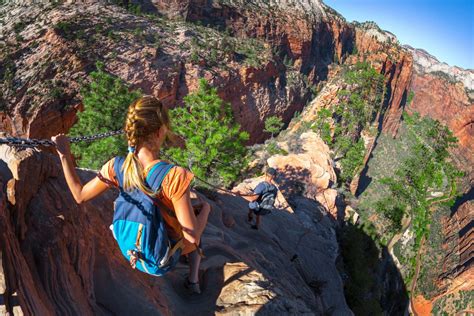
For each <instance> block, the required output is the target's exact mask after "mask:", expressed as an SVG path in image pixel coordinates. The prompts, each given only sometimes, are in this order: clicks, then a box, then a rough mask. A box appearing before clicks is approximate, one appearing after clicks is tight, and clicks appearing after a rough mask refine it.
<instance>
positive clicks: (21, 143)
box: [0, 129, 253, 196]
mask: <svg viewBox="0 0 474 316" xmlns="http://www.w3.org/2000/svg"><path fill="white" fill-rule="evenodd" d="M124 133H125V131H124V130H122V129H121V130H117V131H111V132H106V133H99V134H95V135H88V136H75V137H71V138H69V142H70V143H79V142H87V143H89V142H93V141H95V140H98V139H102V138H106V137H110V136H117V135H122V134H124ZM0 145H8V146H14V147H20V148H35V147H38V146H45V147H49V146H56V144H55V143H54V142H53V141H52V140H50V139H34V138H32V139H28V138H19V137H3V138H0ZM161 155H162V156H164V157H165V158H166V159H168V160H169V161H171V162H173V163H174V164H177V162H176V161H174V160H173V159H172V158H171V157H169V156H167V155H166V154H164V153H163V151H161ZM195 178H196V179H197V180H199V181H201V182H202V183H205V184H207V185H208V186H210V187H213V188H214V189H216V190H219V191H224V192H227V193H229V194H232V195H237V196H250V195H253V194H242V193H236V192H232V191H230V190H227V189H224V188H220V187H218V186H215V185H213V184H211V183H209V182H207V181H205V180H202V179H200V178H198V177H195Z"/></svg>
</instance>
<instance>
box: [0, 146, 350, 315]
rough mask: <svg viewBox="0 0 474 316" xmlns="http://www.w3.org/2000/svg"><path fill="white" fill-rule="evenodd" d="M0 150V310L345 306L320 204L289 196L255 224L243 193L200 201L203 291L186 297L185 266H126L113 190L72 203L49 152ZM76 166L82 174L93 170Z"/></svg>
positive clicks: (330, 224)
mask: <svg viewBox="0 0 474 316" xmlns="http://www.w3.org/2000/svg"><path fill="white" fill-rule="evenodd" d="M0 158H1V160H2V164H1V183H2V190H1V199H0V201H1V203H0V206H1V208H0V234H1V242H2V244H1V246H2V248H1V249H2V267H3V269H2V273H1V274H0V275H1V276H2V278H0V280H1V281H2V282H1V286H2V289H3V290H4V293H2V301H3V302H4V303H3V304H5V306H2V308H4V310H7V311H11V310H13V309H14V308H15V307H16V309H17V310H18V309H19V308H18V306H16V305H17V304H18V305H19V306H20V307H21V312H22V313H23V314H25V315H38V314H41V315H53V314H61V315H78V314H80V315H108V314H118V315H128V314H130V313H139V314H140V315H152V314H153V315H156V314H157V313H159V314H163V315H167V314H173V315H174V314H176V315H191V314H193V315H195V314H199V315H207V314H214V313H217V314H240V313H257V314H262V315H275V314H322V313H324V312H325V311H328V310H333V311H336V312H337V313H338V314H339V315H351V314H352V313H351V312H350V310H349V309H348V308H347V305H346V303H345V299H344V293H343V288H342V281H341V278H340V276H339V273H338V271H337V269H336V266H335V261H336V258H337V256H338V245H337V241H336V237H335V230H334V225H335V224H334V221H333V220H332V218H331V217H330V216H328V213H326V212H325V206H323V205H322V204H321V205H320V204H319V203H317V202H315V201H312V200H309V199H306V198H304V197H301V196H300V197H299V198H298V197H293V198H296V199H298V203H297V206H296V207H295V212H294V213H290V212H288V211H286V210H280V211H275V212H274V213H273V214H272V215H271V216H272V217H271V220H267V221H264V223H263V225H262V227H261V230H260V231H254V230H252V229H250V227H249V225H248V224H247V223H246V212H247V205H246V203H245V202H244V200H243V199H242V198H236V197H233V196H231V195H228V194H227V195H224V194H219V195H218V196H217V198H215V201H209V202H210V203H211V205H212V209H213V211H212V213H211V215H210V222H209V224H208V227H207V229H206V231H205V234H204V235H203V244H204V252H205V254H206V256H207V257H206V259H205V260H204V261H203V263H202V271H201V272H202V280H203V281H202V286H203V288H204V293H205V294H203V295H202V296H200V297H198V298H193V297H190V296H188V295H187V294H186V293H185V290H184V288H183V286H182V282H183V280H184V276H185V274H186V272H187V266H185V265H184V264H179V265H178V267H177V268H176V270H175V271H173V272H171V273H169V274H168V275H166V276H165V277H162V278H155V277H150V276H147V275H145V274H143V273H140V272H137V271H134V270H132V269H130V267H129V264H128V262H127V261H126V260H125V259H124V258H123V257H122V255H121V253H120V251H119V249H118V247H117V246H116V244H115V240H114V239H113V236H112V233H111V232H110V230H109V228H108V227H109V225H110V222H111V220H112V212H113V205H112V202H113V199H114V196H115V194H116V193H117V192H112V191H110V192H107V193H105V194H103V195H101V196H100V197H98V198H96V199H94V200H92V201H91V202H87V203H84V204H81V205H77V204H76V203H75V202H74V200H73V198H72V196H71V194H70V192H69V190H68V189H67V185H66V183H65V180H64V177H63V175H62V172H61V170H60V165H59V162H58V160H57V158H55V157H54V156H52V155H51V154H47V153H43V152H35V151H33V150H30V149H28V150H24V151H16V150H14V149H12V148H10V147H7V146H5V145H2V146H1V148H0ZM79 174H80V177H81V179H82V181H86V180H88V179H90V178H92V177H93V176H94V175H95V173H94V172H91V171H87V170H79ZM204 198H205V197H204ZM229 222H231V224H230V225H229V224H228V223H229ZM284 227H286V228H284ZM315 266H317V267H318V269H314V267H315ZM14 293H16V294H15V295H13V294H14Z"/></svg>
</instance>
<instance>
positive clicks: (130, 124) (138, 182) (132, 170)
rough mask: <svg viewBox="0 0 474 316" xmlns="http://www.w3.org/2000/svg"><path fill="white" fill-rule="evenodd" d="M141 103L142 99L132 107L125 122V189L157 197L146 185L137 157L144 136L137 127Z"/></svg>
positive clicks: (123, 169)
mask: <svg viewBox="0 0 474 316" xmlns="http://www.w3.org/2000/svg"><path fill="white" fill-rule="evenodd" d="M139 101H140V99H139V100H137V101H136V102H134V103H132V104H131V105H130V108H129V111H128V114H127V119H126V122H125V132H126V134H127V140H128V146H129V151H128V154H127V157H126V158H125V161H124V163H123V166H122V171H123V172H124V177H123V188H124V190H126V191H130V190H132V189H135V188H138V189H140V190H142V191H143V192H145V193H147V194H148V195H151V196H155V195H156V193H155V192H153V191H152V190H151V189H150V188H149V187H148V186H147V185H146V183H145V179H144V178H143V166H142V164H141V163H140V160H138V157H137V155H135V152H136V151H137V147H138V146H139V145H140V138H141V134H142V133H140V127H139V126H137V125H138V115H137V103H139Z"/></svg>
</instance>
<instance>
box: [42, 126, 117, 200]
mask: <svg viewBox="0 0 474 316" xmlns="http://www.w3.org/2000/svg"><path fill="white" fill-rule="evenodd" d="M51 140H52V141H53V142H54V143H55V144H56V150H57V152H58V154H59V159H60V160H61V165H62V167H63V171H64V177H65V178H66V182H67V185H68V187H69V189H70V190H71V193H72V196H73V197H74V200H76V202H77V203H78V204H80V203H82V202H86V201H88V200H90V199H92V198H94V197H96V196H97V195H99V194H101V193H102V192H104V191H106V190H107V189H108V188H109V187H108V186H107V185H106V184H105V183H104V182H102V181H101V180H100V179H99V178H98V177H94V179H92V180H90V181H89V182H87V183H86V184H85V185H84V186H83V185H82V183H81V180H80V179H79V176H78V175H77V173H76V169H75V168H74V163H73V161H72V155H71V149H70V146H69V139H68V138H67V137H66V136H65V135H64V134H59V135H56V136H53V137H51Z"/></svg>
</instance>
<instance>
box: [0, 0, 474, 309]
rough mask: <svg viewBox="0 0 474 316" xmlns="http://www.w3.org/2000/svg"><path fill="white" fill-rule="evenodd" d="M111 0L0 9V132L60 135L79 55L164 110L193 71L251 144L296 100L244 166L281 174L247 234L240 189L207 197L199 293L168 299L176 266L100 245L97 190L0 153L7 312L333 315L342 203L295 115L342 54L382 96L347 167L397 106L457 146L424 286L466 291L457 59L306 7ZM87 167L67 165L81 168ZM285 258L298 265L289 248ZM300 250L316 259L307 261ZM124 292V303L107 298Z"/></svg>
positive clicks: (465, 78)
mask: <svg viewBox="0 0 474 316" xmlns="http://www.w3.org/2000/svg"><path fill="white" fill-rule="evenodd" d="M123 2H124V3H129V4H132V5H135V6H131V7H130V10H126V9H124V8H123V7H120V6H117V5H110V4H106V3H105V2H103V1H88V5H87V6H84V5H83V4H76V3H73V2H68V3H64V4H30V5H28V6H22V5H18V4H13V3H9V4H4V5H2V6H0V89H1V91H0V129H1V130H2V131H5V132H7V133H8V134H11V135H15V136H23V137H30V138H47V137H50V136H51V135H54V134H57V133H59V132H67V131H68V130H69V128H70V127H71V126H72V125H73V124H74V122H75V121H76V111H78V110H80V109H81V108H82V106H81V99H80V94H79V92H80V87H81V85H82V83H83V82H85V81H87V80H89V79H88V74H89V73H90V72H91V71H93V70H94V69H95V66H94V64H95V62H96V61H102V62H103V63H104V64H105V70H106V71H107V72H109V73H111V74H113V75H115V76H117V77H119V78H120V79H122V80H123V81H125V82H126V83H127V84H129V85H130V87H131V88H132V89H141V90H142V91H143V92H144V93H147V94H152V95H155V96H157V97H159V98H161V99H162V100H163V101H164V103H165V104H166V105H167V106H169V107H174V106H179V105H180V104H181V103H182V101H183V97H184V96H185V95H186V94H187V93H188V92H190V91H193V90H194V89H195V88H196V87H197V81H198V78H200V77H204V78H206V79H207V80H209V81H210V82H211V84H212V85H213V86H216V87H217V88H218V92H219V95H220V96H221V97H222V98H223V99H224V100H226V101H228V102H230V103H231V105H232V109H233V112H234V116H235V118H236V119H237V121H238V122H239V123H240V124H241V125H242V127H243V128H244V129H245V130H247V131H249V133H250V135H251V139H250V143H251V144H254V143H261V142H263V141H264V140H265V139H266V138H267V137H268V135H266V134H265V133H263V132H262V131H263V128H264V121H265V118H267V117H269V116H272V115H278V116H280V117H282V118H283V120H284V122H285V123H290V121H291V119H292V117H293V115H294V113H295V112H296V111H298V112H301V111H303V114H302V115H301V118H300V119H298V120H295V121H293V122H292V123H291V124H290V126H289V129H288V131H287V132H285V133H287V134H286V136H284V137H282V138H279V139H278V141H279V143H278V147H279V148H280V149H281V150H282V152H281V154H279V155H273V156H264V157H263V156H262V157H260V158H259V159H257V160H256V161H255V165H256V166H261V165H262V164H265V163H268V164H270V165H272V166H275V167H277V168H278V169H279V170H280V171H282V172H283V173H284V174H285V175H286V177H285V179H290V181H283V180H284V179H283V178H282V179H280V180H281V181H282V182H281V185H282V192H283V195H282V196H280V197H279V201H280V206H281V209H282V210H281V211H280V212H278V213H277V214H276V215H275V216H273V215H272V220H271V221H266V222H265V224H264V230H263V231H262V232H258V233H257V235H255V234H253V232H249V231H248V229H247V228H248V227H247V226H245V223H244V220H243V218H242V216H243V215H244V213H245V210H246V205H245V203H244V202H243V201H242V200H239V199H236V198H232V197H231V196H228V195H224V194H220V195H219V196H218V198H217V201H212V205H213V208H214V210H215V211H214V214H213V215H212V216H211V224H210V226H209V228H208V229H207V231H206V234H205V240H204V243H205V249H206V251H208V252H209V254H210V255H209V258H208V261H206V262H205V264H204V266H203V270H204V271H203V272H204V280H205V287H206V289H207V290H208V296H206V298H205V299H204V300H203V301H192V302H191V303H189V302H188V303H186V301H187V299H188V298H187V297H185V296H183V295H184V294H183V293H181V292H180V287H179V282H180V278H181V277H182V275H183V274H184V270H185V267H184V266H180V268H179V269H178V270H177V271H176V272H173V273H172V274H171V276H170V277H169V278H168V279H150V278H147V277H145V276H143V275H140V274H137V273H134V272H132V271H130V270H129V269H128V266H127V265H126V263H124V262H123V259H122V258H121V257H120V255H119V254H118V253H117V251H116V250H114V249H115V245H114V242H113V239H111V236H109V235H108V234H104V232H108V230H107V226H108V224H109V222H110V218H111V207H110V203H111V201H112V199H113V194H112V193H108V194H107V195H105V196H103V197H101V198H99V199H97V200H96V201H94V202H91V203H87V204H85V205H81V206H76V205H75V204H74V203H72V198H71V197H70V195H68V193H67V190H65V189H64V187H65V183H64V179H63V178H62V176H61V173H60V170H59V169H58V165H57V162H56V161H55V159H54V158H53V157H52V156H50V155H48V154H47V153H44V152H40V153H38V152H36V151H31V150H27V151H20V152H17V151H12V150H9V149H7V148H6V147H1V152H2V154H1V155H2V156H1V159H2V161H3V164H2V168H1V170H2V181H3V189H2V199H1V201H2V202H1V204H0V210H1V211H0V225H1V227H0V228H1V230H0V231H1V234H2V252H1V253H0V254H1V256H0V258H1V261H2V263H3V270H1V269H0V272H2V271H3V272H2V273H0V292H2V291H6V292H5V293H6V294H5V295H4V298H3V300H4V302H6V306H7V307H8V309H14V310H19V309H21V310H22V311H23V313H25V314H33V313H34V312H41V313H42V314H43V312H44V314H52V313H53V312H52V311H60V313H61V314H86V315H87V314H96V313H99V314H110V313H112V314H113V313H117V312H118V311H130V312H132V311H133V312H140V313H143V314H147V313H151V311H152V310H158V311H159V312H160V313H161V314H176V313H178V314H186V313H187V312H188V311H190V310H192V311H193V312H198V311H199V312H202V313H214V312H216V313H221V314H237V313H245V312H246V311H249V312H254V313H263V314H272V313H273V314H275V313H279V314H281V313H283V314H284V313H298V314H299V313H302V314H304V313H315V314H318V313H323V312H327V311H329V310H333V311H334V312H339V314H345V313H347V314H350V311H349V310H348V309H347V306H346V303H345V300H344V297H343V290H342V287H343V284H342V281H341V278H340V276H339V274H338V272H337V270H336V269H335V265H336V263H337V257H338V252H339V250H338V244H337V241H336V234H335V227H337V226H338V224H337V221H341V222H342V221H344V219H345V218H348V217H349V216H350V217H353V218H358V214H357V212H355V213H353V212H352V211H354V210H353V209H352V208H350V207H344V205H343V203H342V204H341V201H340V198H341V196H340V195H338V192H337V191H336V190H335V189H334V188H333V187H334V184H335V183H337V169H338V168H337V167H338V166H337V162H335V161H333V159H332V156H331V153H330V150H329V149H328V148H327V146H326V145H325V144H324V142H322V141H321V139H320V138H319V137H318V136H316V135H315V134H314V133H312V132H309V131H308V130H307V124H306V123H305V122H307V123H311V122H312V121H314V119H315V118H316V116H317V111H318V110H319V109H321V108H329V107H330V106H331V105H334V104H336V103H337V102H339V100H338V95H337V94H338V91H340V90H341V89H342V88H343V87H342V83H341V80H340V76H341V69H343V68H342V66H348V65H352V64H355V63H357V62H359V61H367V62H369V63H370V65H371V66H372V67H374V68H375V69H376V70H377V71H378V72H379V73H381V74H383V76H384V78H385V81H384V84H385V91H386V93H385V99H384V100H383V105H382V107H381V108H380V111H379V112H378V113H377V118H376V120H375V121H374V126H373V128H374V129H375V130H376V131H377V132H376V133H374V134H368V133H365V131H364V133H363V135H361V137H363V138H364V141H365V157H364V166H363V167H362V168H361V170H360V171H361V177H362V178H363V176H364V172H366V170H365V169H366V167H367V163H368V162H369V160H370V159H372V158H373V150H374V148H375V147H376V146H377V142H378V141H379V137H380V135H384V136H390V137H392V138H396V137H397V133H398V131H399V128H400V122H401V114H402V112H403V110H404V109H406V110H408V111H409V112H410V111H416V112H420V113H421V114H422V115H428V116H430V117H432V118H435V119H438V120H440V121H441V122H442V123H444V124H446V125H447V126H449V128H450V129H451V130H452V131H453V132H454V134H455V135H456V136H457V137H458V138H459V140H460V146H459V147H458V148H456V149H454V150H453V153H454V157H455V162H456V164H457V166H458V167H459V168H460V169H462V170H464V171H466V177H465V178H464V181H463V185H462V188H461V189H462V191H463V192H464V196H462V197H460V198H459V199H458V202H457V203H456V205H455V207H454V208H453V211H452V214H451V216H450V217H446V218H444V220H443V225H444V226H443V227H444V228H443V232H444V234H445V235H444V236H445V241H444V250H445V258H444V259H443V273H442V274H441V275H439V276H438V277H437V279H436V280H435V283H436V286H437V287H438V288H439V293H440V296H438V297H437V298H436V299H440V298H442V297H443V295H448V294H449V293H453V292H456V291H458V290H460V289H461V290H472V287H473V285H472V282H471V280H472V249H471V248H472V246H470V245H471V244H472V220H473V205H472V203H470V202H469V200H470V199H471V200H472V185H473V181H474V170H473V167H472V166H473V165H474V162H473V157H474V148H473V145H472V144H473V142H472V138H473V134H474V130H473V128H474V127H473V117H474V113H473V109H474V107H473V99H474V94H473V91H474V87H473V79H474V78H473V77H474V72H473V71H472V70H463V69H460V68H458V67H450V66H448V65H446V64H444V63H440V62H439V61H438V60H436V58H434V57H433V56H431V55H429V54H428V53H427V52H425V51H423V50H420V49H413V48H411V47H408V46H405V47H401V46H400V45H399V43H398V42H397V39H396V37H395V36H394V35H393V34H391V33H390V32H387V31H383V30H381V29H379V28H378V26H377V25H375V24H374V23H348V22H347V21H346V20H345V19H344V18H343V17H342V16H340V15H339V14H338V13H337V12H335V11H334V10H332V9H331V8H330V7H328V6H326V5H325V4H323V3H322V2H320V1H307V0H271V1H258V0H257V1H240V0H220V1H202V0H186V1H174V0H170V1H164V0H151V1H123ZM138 7H139V8H140V10H137V8H138ZM411 92H413V93H411ZM316 93H317V97H316V98H314V99H313V97H314V95H315V94H316ZM305 124H306V125H305ZM38 166H40V167H38ZM334 168H335V169H336V170H335V169H334ZM364 170H365V171H364ZM303 171H304V172H303ZM92 175H93V173H92V172H90V171H86V170H82V171H81V177H82V178H83V179H88V178H90V177H91V176H92ZM30 178H31V179H33V181H30ZM258 180H259V179H258V178H252V179H248V180H247V181H244V184H242V186H243V187H248V186H250V187H252V185H254V184H255V183H256V182H257V181H258ZM360 182H361V181H360V178H359V176H356V177H354V179H353V181H352V183H351V192H352V193H353V194H355V195H357V194H358V193H360V191H362V190H363V189H364V187H363V186H361V183H360ZM336 202H337V203H336ZM350 209H352V211H351V213H350V214H349V212H348V213H344V210H350ZM335 219H336V220H337V221H334V220H335ZM289 223H290V224H289ZM282 228H284V229H282ZM303 232H304V233H303ZM256 236H258V237H257V238H256ZM262 240H263V241H264V242H262ZM302 249H305V250H306V249H311V250H310V251H303V250H302ZM303 252H304V254H302V253H303ZM282 254H283V255H282ZM295 254H297V255H298V258H299V259H298V260H299V261H295V260H293V261H291V260H290V259H292V258H294V255H295ZM314 262H316V263H317V264H316V265H315V266H317V267H318V268H320V269H321V270H318V269H313V268H310V267H312V266H314ZM0 268H1V267H0ZM3 276H5V278H2V277H3ZM123 276H125V278H126V279H127V280H130V281H129V283H128V284H127V285H124V284H122V283H121V282H120V280H121V279H122V278H123ZM387 284H388V283H386V285H387ZM111 288H114V289H117V290H116V291H113V292H112V291H110V289H111ZM129 298H133V300H134V301H135V302H137V303H136V305H131V306H126V304H124V303H123V302H126V301H127V300H128V299H129ZM20 306H21V307H20ZM1 308H4V307H3V306H2V305H1V304H0V311H2V309H1ZM127 308H130V309H127ZM35 314H36V313H35Z"/></svg>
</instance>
